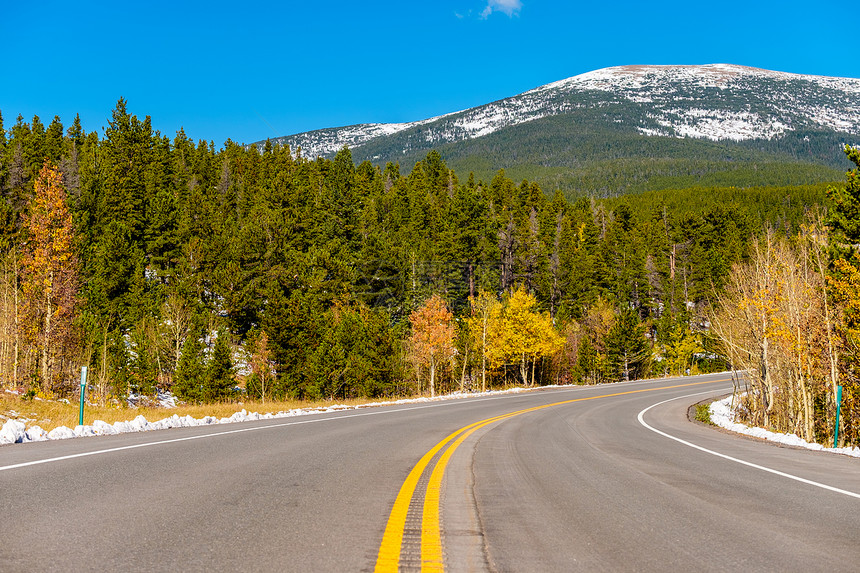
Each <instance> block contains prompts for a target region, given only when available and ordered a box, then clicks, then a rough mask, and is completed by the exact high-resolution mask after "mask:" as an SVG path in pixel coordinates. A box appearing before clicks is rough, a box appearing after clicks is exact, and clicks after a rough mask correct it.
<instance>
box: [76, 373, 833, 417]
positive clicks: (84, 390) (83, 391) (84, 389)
mask: <svg viewBox="0 0 860 573" xmlns="http://www.w3.org/2000/svg"><path fill="white" fill-rule="evenodd" d="M86 396H87V367H86V366H83V367H81V414H80V416H78V425H79V426H83V425H84V400H85V399H86ZM837 416H838V415H837Z"/></svg>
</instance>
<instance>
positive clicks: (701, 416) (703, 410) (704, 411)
mask: <svg viewBox="0 0 860 573" xmlns="http://www.w3.org/2000/svg"><path fill="white" fill-rule="evenodd" d="M695 418H696V421H697V422H702V423H703V424H708V425H711V426H713V425H714V423H713V422H712V421H711V403H710V402H701V403H699V404H696V416H695Z"/></svg>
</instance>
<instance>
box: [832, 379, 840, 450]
mask: <svg viewBox="0 0 860 573" xmlns="http://www.w3.org/2000/svg"><path fill="white" fill-rule="evenodd" d="M841 406H842V386H837V387H836V427H835V428H833V447H834V448H835V447H836V446H837V445H838V444H839V409H840V408H841Z"/></svg>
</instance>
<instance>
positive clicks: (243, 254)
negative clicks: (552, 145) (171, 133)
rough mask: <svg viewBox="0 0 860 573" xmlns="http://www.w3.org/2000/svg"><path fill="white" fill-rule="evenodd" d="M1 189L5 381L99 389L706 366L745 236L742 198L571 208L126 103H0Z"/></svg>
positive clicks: (399, 387) (404, 381)
mask: <svg viewBox="0 0 860 573" xmlns="http://www.w3.org/2000/svg"><path fill="white" fill-rule="evenodd" d="M0 189H2V200H0V241H2V243H0V246H2V253H0V254H2V265H3V270H2V276H0V281H2V283H0V288H2V293H3V295H2V304H3V313H2V316H3V318H2V324H0V329H2V330H0V380H2V383H3V384H4V385H7V386H15V387H22V388H26V389H29V390H31V392H43V393H46V394H47V393H53V394H56V395H63V394H68V393H70V392H72V391H73V390H74V388H76V385H77V375H78V372H79V368H80V366H82V365H87V366H88V367H89V369H90V372H91V373H92V374H91V379H92V380H93V382H94V385H95V387H96V388H97V394H98V395H100V396H102V397H104V398H106V399H107V398H108V397H111V396H112V397H123V396H126V395H128V394H129V393H143V394H151V393H153V392H155V390H156V389H157V388H160V389H171V388H172V389H173V390H174V391H175V392H176V393H177V394H179V395H181V396H183V397H184V398H185V399H188V400H193V401H210V400H221V399H229V398H231V397H233V396H235V392H236V390H235V387H236V384H237V382H241V384H240V385H241V386H243V387H244V391H245V392H246V393H247V394H248V395H249V396H251V397H259V398H260V399H277V398H283V397H306V398H349V397H359V396H370V397H375V396H393V395H406V394H412V393H416V392H423V391H430V389H431V386H432V391H433V392H437V391H442V390H445V391H447V390H451V389H457V388H463V389H466V388H473V389H474V388H479V387H480V388H484V387H490V386H493V385H499V384H506V383H509V382H513V381H519V382H521V383H528V384H547V383H576V382H582V383H595V382H602V381H613V380H622V379H631V378H634V377H640V376H643V375H648V374H670V373H674V374H679V373H680V374H683V373H686V372H695V371H698V370H708V369H712V368H722V367H725V363H724V362H723V361H722V360H721V358H720V355H721V354H724V353H721V352H718V348H717V347H716V346H715V342H716V341H715V340H714V339H713V338H712V337H711V336H710V334H709V330H708V328H707V325H708V315H707V312H706V311H707V309H708V308H709V307H710V302H711V301H713V300H714V299H715V297H717V296H718V295H719V293H722V292H724V290H725V286H726V284H727V281H729V280H730V273H731V269H732V265H733V264H735V263H738V262H744V261H748V256H749V255H748V252H749V245H750V244H751V241H752V237H753V236H754V235H755V234H756V233H757V232H758V231H759V229H760V224H759V221H758V219H757V215H756V213H755V212H753V211H751V210H750V208H749V207H747V206H745V205H744V203H743V202H742V200H738V201H728V202H725V203H716V204H710V205H709V206H707V207H706V208H705V209H702V210H700V211H695V212H691V211H689V210H682V209H675V208H673V207H672V206H671V205H668V204H667V203H666V202H663V201H655V202H654V204H653V205H651V206H650V209H648V208H647V207H646V208H643V207H642V205H641V204H639V205H638V206H637V205H633V204H631V203H625V202H623V201H614V202H613V203H611V204H610V203H608V202H605V201H597V200H595V199H589V198H580V199H577V200H576V201H575V202H572V203H571V202H569V201H568V200H566V199H565V198H564V196H563V195H562V194H561V193H559V192H555V193H554V194H552V195H551V196H548V195H547V194H545V193H544V191H543V190H542V189H541V188H540V187H539V186H538V185H537V184H536V183H534V182H530V181H522V182H521V183H519V184H517V183H516V182H514V181H512V180H511V179H510V178H508V177H507V176H506V175H505V173H504V171H500V172H498V173H497V174H496V175H495V176H494V177H492V179H491V180H489V181H483V180H476V178H475V177H474V176H473V175H469V176H468V177H467V178H466V179H465V180H461V179H460V178H458V176H457V174H455V173H454V172H453V171H452V170H451V169H449V168H448V166H447V165H446V163H445V161H443V159H442V157H441V156H440V155H439V154H438V153H437V152H430V153H429V154H428V155H427V156H426V157H424V158H423V159H421V160H420V161H418V162H417V163H415V164H414V166H413V167H412V168H411V170H410V171H409V172H408V173H407V172H401V166H400V165H398V164H395V163H388V164H386V165H385V166H384V167H382V166H375V165H373V164H372V163H370V162H367V161H365V162H362V163H361V164H359V165H356V164H355V163H354V161H353V159H352V156H351V154H350V152H349V150H348V149H343V150H342V151H341V152H339V153H338V154H337V156H336V157H335V158H334V159H331V160H328V159H321V158H319V159H310V158H305V157H302V155H301V151H300V150H290V149H288V148H285V147H279V146H274V145H271V144H267V145H265V146H264V147H263V148H262V149H258V148H256V147H255V146H249V147H245V146H243V145H239V144H236V143H234V142H232V141H230V140H228V141H227V142H225V144H224V146H223V147H222V148H220V149H216V147H215V145H214V144H213V143H212V142H209V143H207V142H204V141H199V142H197V143H194V142H193V141H192V140H191V139H190V138H189V137H188V136H187V135H186V134H185V133H184V132H183V131H182V130H180V131H179V132H177V134H176V136H175V137H173V138H172V139H171V138H168V137H166V136H163V135H161V134H160V133H158V132H157V131H154V130H153V129H152V126H151V121H150V118H148V117H146V118H144V119H142V120H141V119H139V118H138V117H137V116H135V115H133V114H132V113H130V112H129V111H128V109H127V104H126V102H125V101H124V100H122V99H121V100H120V101H119V102H118V103H117V106H116V108H115V109H114V110H113V112H112V115H111V118H110V119H109V121H108V125H107V126H106V128H105V129H104V132H103V135H102V136H99V134H98V133H97V132H91V133H86V132H85V131H84V130H83V129H82V128H81V124H80V121H79V119H78V118H76V119H75V121H74V122H73V123H72V125H71V126H70V127H69V128H67V129H66V128H64V126H63V125H62V123H61V122H60V120H59V118H54V120H53V121H52V122H51V123H50V124H49V125H48V126H47V127H45V126H44V125H43V124H42V123H41V121H40V120H39V118H38V117H34V118H33V119H32V121H31V122H29V123H27V122H25V121H24V120H23V118H21V117H18V119H17V121H16V123H15V124H14V125H13V126H12V127H11V128H10V129H9V130H5V129H3V128H2V118H0ZM695 192H696V191H695V190H693V191H691V192H690V193H695ZM774 197H776V196H774ZM631 205H632V206H631ZM57 229H65V230H67V231H63V232H62V233H59V234H58V233H55V232H54V231H55V230H57ZM783 231H785V229H783ZM63 233H66V234H63ZM434 297H435V298H434ZM431 302H432V304H433V305H435V306H432V307H431V308H428V305H430V304H431ZM431 311H432V312H431ZM422 313H424V315H426V316H425V317H424V318H423V319H422V316H421V315H422ZM427 316H430V317H433V316H435V317H436V318H435V319H433V320H429V319H427ZM481 316H483V317H484V318H483V319H479V318H476V317H481ZM440 317H441V318H440ZM443 319H444V320H443ZM422 320H424V322H423V323H422V322H421V321H422ZM422 324H423V325H424V326H422ZM476 325H481V326H480V328H479V326H476ZM433 330H438V331H441V342H440V338H439V336H437V335H439V334H440V333H439V332H436V333H435V334H433V332H432V331H433ZM431 334H433V336H431ZM424 335H426V336H425V338H424V339H422V336H424Z"/></svg>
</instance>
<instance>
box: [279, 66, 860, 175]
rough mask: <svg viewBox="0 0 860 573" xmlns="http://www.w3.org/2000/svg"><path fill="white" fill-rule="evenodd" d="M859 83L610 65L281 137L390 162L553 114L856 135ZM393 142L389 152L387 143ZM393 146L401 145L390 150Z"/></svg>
mask: <svg viewBox="0 0 860 573" xmlns="http://www.w3.org/2000/svg"><path fill="white" fill-rule="evenodd" d="M858 95H860V79H852V78H830V77H824V76H810V75H801V74H791V73H786V72H776V71H770V70H763V69H759V68H752V67H747V66H739V65H734V64H706V65H677V66H671V65H625V66H616V67H610V68H604V69H600V70H595V71H591V72H587V73H584V74H580V75H577V76H573V77H570V78H567V79H564V80H560V81H557V82H553V83H550V84H547V85H544V86H540V87H537V88H535V89H532V90H529V91H527V92H524V93H522V94H520V95H517V96H513V97H509V98H506V99H503V100H499V101H497V102H492V103H488V104H485V105H482V106H478V107H475V108H471V109H467V110H463V111H460V112H455V113H450V114H446V115H443V116H439V117H435V118H430V119H426V120H422V121H417V122H410V123H396V124H363V125H356V126H349V127H343V128H333V129H323V130H318V131H313V132H306V133H302V134H296V135H293V136H288V137H282V138H278V139H277V140H276V141H277V142H278V143H280V144H284V145H290V146H291V147H292V148H293V149H295V148H297V147H301V149H302V153H303V155H305V156H309V157H316V156H317V155H322V156H332V155H333V154H334V153H336V152H337V151H338V150H339V149H341V148H342V147H343V146H345V145H346V146H349V147H351V148H353V149H355V148H361V147H362V146H367V145H369V144H371V143H372V142H373V143H374V147H387V149H388V151H387V156H386V157H383V156H382V155H380V154H378V153H375V154H372V155H370V157H371V158H372V159H374V160H381V159H395V160H396V158H397V156H398V152H399V153H400V154H406V153H410V152H415V151H419V150H421V149H430V148H433V147H438V146H441V145H444V144H448V143H454V142H462V141H467V140H474V139H477V138H481V137H484V136H487V135H490V134H492V133H495V132H497V131H499V130H503V129H507V128H510V127H513V126H517V125H521V124H524V123H527V122H531V121H536V120H540V119H542V118H547V117H556V116H563V117H565V118H569V120H570V122H571V123H573V124H576V122H578V121H581V119H579V118H581V117H583V116H588V117H589V118H590V119H589V121H595V119H594V118H595V116H598V117H602V118H603V119H602V121H604V122H605V123H606V124H607V125H609V126H610V127H612V126H614V127H613V129H627V130H635V131H637V132H639V133H640V134H643V135H647V136H661V137H672V138H695V139H707V140H712V141H745V140H757V139H759V140H773V139H775V138H781V137H784V136H786V134H788V133H791V132H793V131H796V130H819V131H820V130H823V131H829V132H838V133H844V134H849V135H851V136H860V103H858ZM392 138H396V139H397V143H396V144H394V143H393V144H392V145H388V146H384V145H381V144H379V142H381V141H383V140H392ZM392 148H397V150H396V151H395V150H393V149H392Z"/></svg>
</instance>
